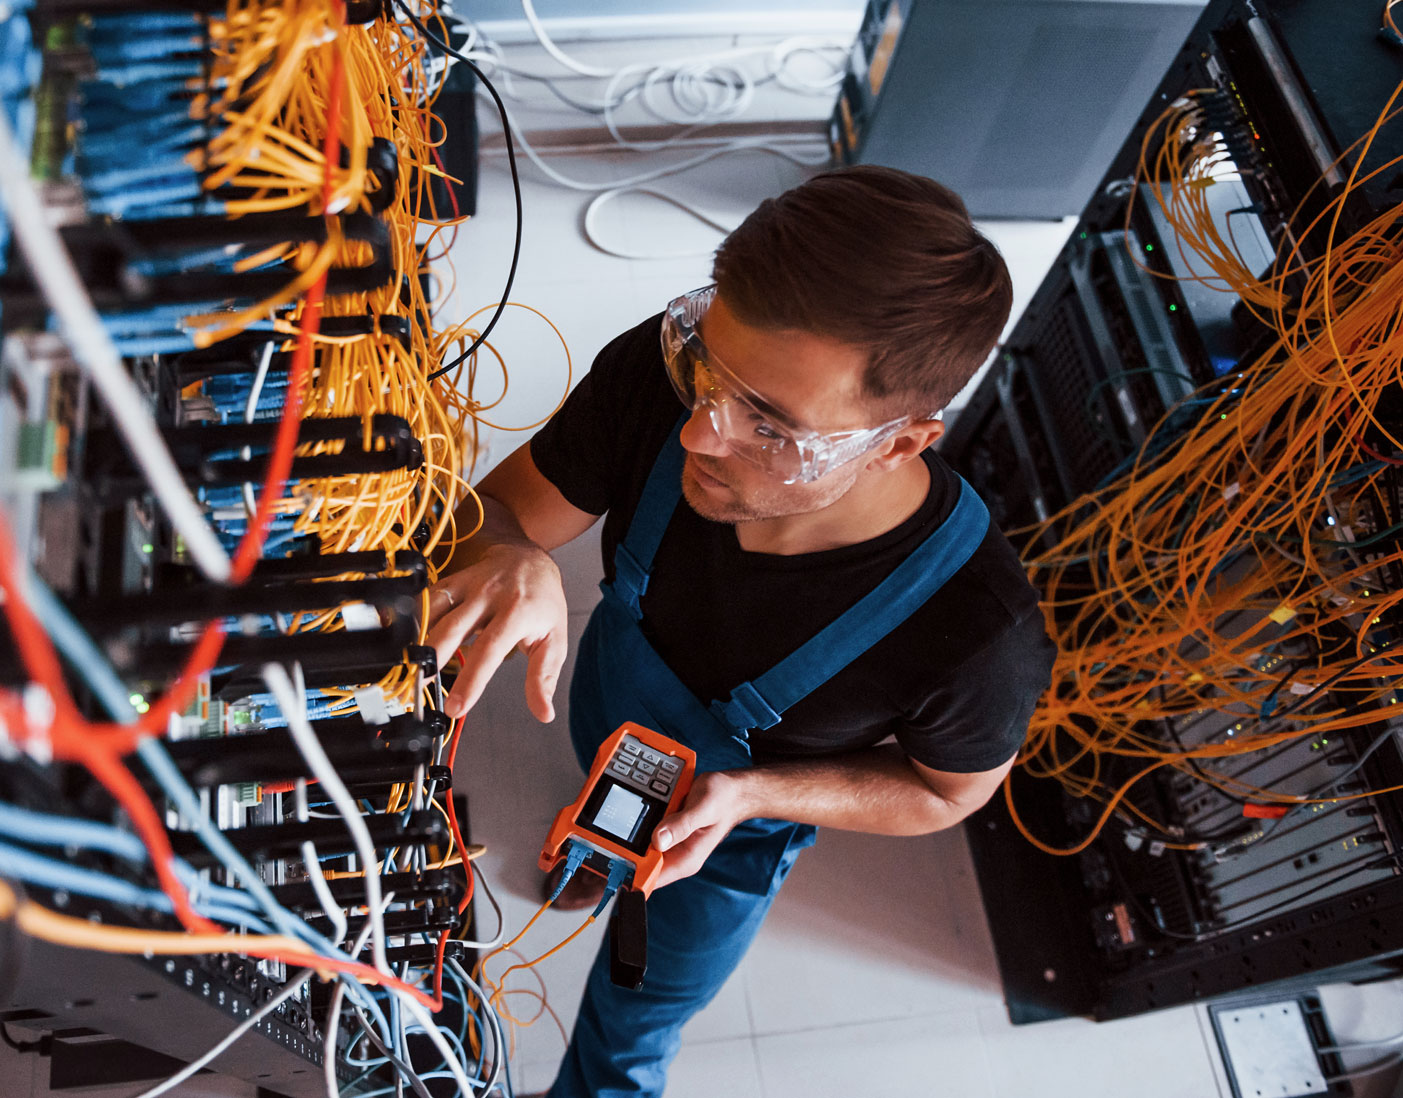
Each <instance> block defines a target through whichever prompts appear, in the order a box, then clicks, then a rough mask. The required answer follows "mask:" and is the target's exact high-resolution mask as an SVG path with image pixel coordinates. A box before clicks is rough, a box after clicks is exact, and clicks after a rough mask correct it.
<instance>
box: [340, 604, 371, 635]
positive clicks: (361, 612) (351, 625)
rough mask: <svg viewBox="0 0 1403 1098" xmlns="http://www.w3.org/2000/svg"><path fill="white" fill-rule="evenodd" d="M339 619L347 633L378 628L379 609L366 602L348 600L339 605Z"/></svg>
mask: <svg viewBox="0 0 1403 1098" xmlns="http://www.w3.org/2000/svg"><path fill="white" fill-rule="evenodd" d="M341 620H342V621H344V622H345V623H346V631H347V632H348V633H363V632H365V631H366V630H368V629H379V628H380V611H379V610H377V609H375V607H373V606H371V605H370V603H368V602H348V603H346V604H345V605H344V606H342V607H341Z"/></svg>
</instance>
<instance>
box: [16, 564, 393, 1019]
mask: <svg viewBox="0 0 1403 1098" xmlns="http://www.w3.org/2000/svg"><path fill="white" fill-rule="evenodd" d="M26 578H27V581H28V583H27V587H28V591H27V593H28V596H29V601H30V602H31V603H32V604H33V605H32V608H33V609H35V610H36V611H37V612H38V614H37V616H38V617H39V618H40V620H42V621H44V622H45V623H46V625H47V626H48V628H49V632H50V635H51V636H52V637H53V640H54V643H55V645H57V647H58V648H59V650H60V651H61V652H62V653H63V654H64V656H65V657H67V658H68V659H69V660H70V661H71V662H72V663H73V665H74V666H75V667H76V668H77V669H78V670H79V672H80V673H81V674H82V675H83V676H84V679H85V680H86V681H87V682H88V685H89V686H90V688H91V689H92V691H93V693H94V695H96V697H97V699H98V701H99V703H100V704H101V705H102V706H103V708H104V709H106V710H107V711H108V712H109V713H110V714H111V715H112V717H113V718H114V719H116V720H118V721H121V722H122V723H124V724H132V723H135V721H136V719H137V714H136V710H135V709H133V708H132V703H131V698H130V696H129V695H128V693H127V690H126V687H125V686H124V685H123V684H122V680H121V679H120V678H118V677H117V673H116V672H115V671H113V670H112V665H111V664H110V663H108V662H107V660H106V658H105V657H104V656H103V655H102V653H101V652H100V651H99V650H98V648H97V645H95V644H94V643H93V640H92V638H91V637H89V636H88V635H87V633H86V632H85V631H84V630H83V628H82V626H80V625H79V624H78V623H77V621H75V620H74V619H73V616H72V615H71V614H69V612H68V608H67V607H66V606H64V604H63V603H62V601H60V600H59V599H58V598H57V597H56V596H55V595H54V593H53V592H52V591H50V590H49V588H48V587H47V586H46V585H45V584H44V582H43V581H42V580H40V579H39V577H38V576H36V575H34V574H33V573H32V572H30V573H29V574H28V576H27V577H26ZM137 753H138V754H139V755H140V756H141V758H142V761H143V762H144V763H146V765H147V767H148V769H150V770H151V772H152V774H153V776H154V777H155V778H156V780H157V781H158V782H159V783H160V784H161V786H162V788H163V789H164V790H165V792H166V794H167V795H168V796H170V797H171V799H172V800H173V801H174V802H175V803H176V807H177V808H179V809H180V811H181V812H182V813H183V814H184V815H185V816H186V818H187V819H190V820H191V821H192V822H193V823H194V824H195V826H196V831H197V833H198V834H199V835H200V839H201V841H203V842H204V843H205V845H206V846H208V847H209V849H210V851H211V852H212V853H213V854H214V855H215V856H216V857H218V858H219V859H220V860H221V861H222V862H223V863H224V864H225V865H226V866H228V867H229V868H230V869H231V870H232V871H233V872H234V873H235V874H236V875H237V876H238V877H239V879H240V880H242V881H243V882H244V884H245V886H246V887H247V888H248V890H249V892H250V893H252V894H253V896H254V897H255V898H256V899H257V900H258V902H259V905H260V906H261V908H262V909H263V910H264V912H265V913H266V914H267V915H268V916H269V917H270V918H271V920H272V923H273V925H274V926H276V927H277V928H278V930H280V931H281V932H283V933H285V934H287V935H288V936H289V937H292V938H297V939H299V940H301V941H305V942H307V943H308V945H309V946H311V947H312V948H313V949H315V950H316V951H317V952H319V953H322V954H323V955H327V956H333V957H337V958H345V959H351V958H348V957H347V955H346V954H345V953H344V951H342V950H339V949H337V948H336V947H335V946H333V945H332V944H331V942H329V941H328V940H327V939H326V938H324V937H323V936H322V935H320V934H317V933H316V931H314V930H312V928H311V927H309V926H307V924H306V923H305V922H304V921H303V920H301V919H299V918H297V916H295V915H293V914H292V912H290V911H288V910H287V909H286V908H284V907H283V906H282V905H281V904H279V903H278V902H277V900H276V899H275V898H274V897H273V894H272V893H271V892H269V891H268V887H267V885H265V884H264V883H263V881H262V879H261V878H260V877H259V876H258V875H257V874H256V873H255V872H254V871H253V868H252V867H251V866H250V865H249V864H248V862H247V861H246V860H245V859H244V857H243V855H241V854H240V853H239V852H238V851H237V850H235V849H234V847H233V846H232V845H231V844H230V843H229V840H228V839H226V838H225V837H224V836H223V835H222V834H221V833H220V832H219V830H218V829H217V828H215V827H214V825H213V824H212V823H211V822H210V819H209V817H208V816H206V815H205V813H204V811H203V810H202V809H201V807H200V804H199V801H198V800H197V799H196V798H195V794H194V792H193V791H192V790H191V789H190V787H189V786H188V785H187V784H186V783H185V779H184V778H183V777H182V776H181V774H180V771H179V770H178V769H177V768H176V766H175V764H174V763H173V762H172V761H171V758H170V756H169V755H168V754H167V753H166V751H165V748H164V747H162V746H161V744H160V743H158V742H157V741H156V740H154V739H151V738H146V739H143V740H142V741H141V743H140V744H139V745H138V747H137ZM342 980H343V982H345V984H346V989H347V992H348V993H349V994H352V995H354V996H355V997H356V998H357V999H359V1000H361V1001H362V1002H364V1003H365V1004H366V1005H367V1007H368V1008H369V1009H371V1010H372V1011H373V1014H374V1016H375V1017H376V1019H377V1021H379V1022H380V1023H381V1024H382V1025H384V1024H385V1015H384V1013H383V1012H382V1011H381V1010H380V1007H379V1004H378V1003H376V1002H375V999H374V996H372V995H371V994H370V993H369V991H367V990H366V989H365V987H364V986H363V985H362V984H361V983H360V982H359V981H358V980H355V979H353V978H351V977H349V976H343V977H342Z"/></svg>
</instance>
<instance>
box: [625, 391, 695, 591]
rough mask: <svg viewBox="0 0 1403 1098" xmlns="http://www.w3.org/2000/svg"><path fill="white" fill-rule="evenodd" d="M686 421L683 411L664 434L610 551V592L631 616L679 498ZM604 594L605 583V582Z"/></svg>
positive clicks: (646, 584) (646, 582)
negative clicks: (625, 527)
mask: <svg viewBox="0 0 1403 1098" xmlns="http://www.w3.org/2000/svg"><path fill="white" fill-rule="evenodd" d="M686 422H687V416H686V415H685V414H684V415H683V416H682V417H681V418H680V419H679V420H678V421H677V426H676V427H674V428H673V429H672V433H671V434H670V435H668V438H667V441H666V442H665V443H663V448H662V450H660V451H659V452H658V458H657V460H656V461H655V462H653V470H652V472H650V473H649V474H648V480H647V482H646V483H645V484H644V486H643V495H642V496H641V497H640V498H639V500H638V507H637V508H636V509H635V510H634V512H633V519H632V521H630V523H629V527H628V533H626V534H625V535H624V539H623V541H621V542H619V545H618V548H617V549H615V550H614V583H613V591H612V593H613V594H614V595H615V596H616V597H617V598H619V600H620V601H622V602H623V604H624V606H626V607H627V608H628V611H629V613H631V614H632V615H633V616H634V618H635V619H637V618H641V617H642V616H643V610H642V607H641V606H640V601H639V600H641V599H642V598H643V592H645V591H646V590H648V576H649V574H650V573H651V572H652V570H653V558H654V557H655V556H656V555H657V552H658V546H659V545H661V544H662V540H663V534H664V533H666V532H667V524H668V523H669V522H670V521H671V520H672V513H673V511H675V510H677V502H678V500H680V499H681V498H682V463H683V462H684V461H685V460H686V456H687V455H686V452H685V451H684V450H683V449H682V443H681V441H680V440H679V436H680V435H681V434H682V425H683V424H685V423H686ZM605 591H606V593H608V592H609V585H607V584H606V585H605Z"/></svg>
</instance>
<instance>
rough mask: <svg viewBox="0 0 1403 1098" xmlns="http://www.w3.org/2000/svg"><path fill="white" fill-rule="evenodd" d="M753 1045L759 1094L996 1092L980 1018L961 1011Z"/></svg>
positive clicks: (910, 1097)
mask: <svg viewBox="0 0 1403 1098" xmlns="http://www.w3.org/2000/svg"><path fill="white" fill-rule="evenodd" d="M755 1049H756V1055H757V1056H758V1058H759V1061H760V1077H761V1079H762V1081H763V1082H764V1086H765V1098H859V1096H860V1098H867V1096H869V1095H870V1096H872V1098H878V1096H880V1098H947V1096H948V1098H992V1096H993V1094H994V1091H993V1087H992V1084H991V1082H990V1077H989V1065H988V1063H987V1061H986V1058H985V1055H984V1049H983V1045H982V1042H981V1040H980V1034H979V1026H978V1023H977V1022H976V1020H975V1018H974V1017H973V1015H971V1014H967V1013H963V1012H954V1013H945V1014H936V1015H926V1016H922V1017H919V1018H903V1019H900V1020H897V1021H890V1022H869V1023H866V1024H862V1025H849V1026H842V1027H838V1028H834V1029H811V1030H805V1031H804V1032H802V1033H787V1034H778V1035H775V1036H769V1037H757V1038H756V1039H755ZM1033 1093H1037V1092H1036V1091H1032V1090H1030V1091H1028V1092H1027V1094H1033ZM1086 1093H1097V1092H1095V1091H1088V1092H1086Z"/></svg>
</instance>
